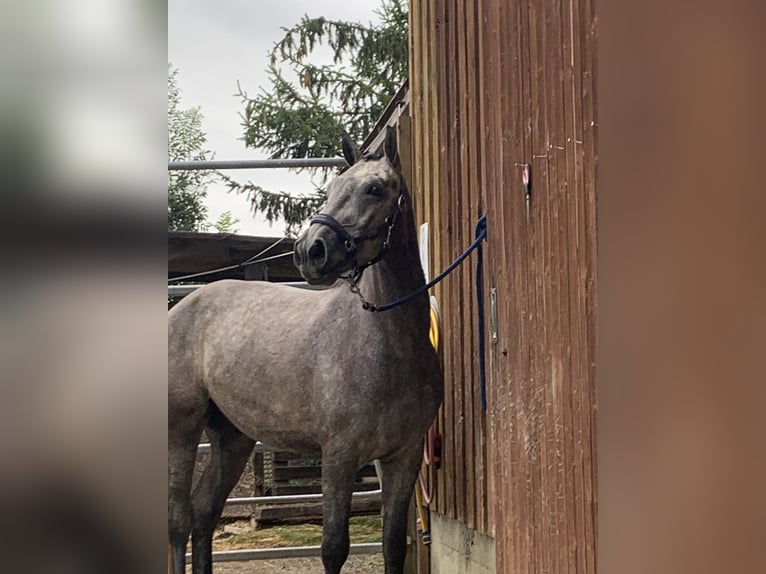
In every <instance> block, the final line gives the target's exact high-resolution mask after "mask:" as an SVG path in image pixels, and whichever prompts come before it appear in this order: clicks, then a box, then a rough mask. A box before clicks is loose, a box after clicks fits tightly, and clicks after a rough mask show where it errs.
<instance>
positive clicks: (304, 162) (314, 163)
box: [168, 157, 348, 171]
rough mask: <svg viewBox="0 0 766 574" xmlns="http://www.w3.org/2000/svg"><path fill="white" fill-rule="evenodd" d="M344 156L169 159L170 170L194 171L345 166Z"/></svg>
mask: <svg viewBox="0 0 766 574" xmlns="http://www.w3.org/2000/svg"><path fill="white" fill-rule="evenodd" d="M347 165H348V163H347V162H346V160H345V159H343V158H342V157H306V158H289V159H244V160H228V161H227V160H209V161H169V162H168V170H169V171H194V170H206V169H263V168H302V167H345V166H347Z"/></svg>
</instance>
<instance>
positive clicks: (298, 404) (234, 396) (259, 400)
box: [208, 379, 319, 454]
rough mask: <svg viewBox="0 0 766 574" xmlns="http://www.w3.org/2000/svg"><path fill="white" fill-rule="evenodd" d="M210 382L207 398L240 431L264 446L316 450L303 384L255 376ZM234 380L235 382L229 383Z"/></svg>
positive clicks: (308, 402) (300, 450)
mask: <svg viewBox="0 0 766 574" xmlns="http://www.w3.org/2000/svg"><path fill="white" fill-rule="evenodd" d="M228 383H229V384H215V383H213V384H210V385H208V391H209V393H210V398H211V400H212V401H213V402H214V403H215V404H216V406H217V407H218V409H219V410H220V411H221V412H222V413H223V415H224V416H225V417H226V418H227V419H228V420H229V421H230V422H231V423H232V424H233V425H234V426H236V427H237V428H238V429H239V430H240V431H241V432H243V433H244V434H246V435H247V436H249V437H250V438H252V439H254V440H257V441H260V442H262V443H263V444H265V445H267V446H268V447H273V448H278V449H280V450H287V451H293V452H297V453H301V454H304V453H305V454H313V453H315V452H318V451H319V444H318V441H317V438H316V436H315V434H314V433H313V432H312V431H313V429H314V428H315V427H314V424H313V421H312V416H311V409H310V401H309V396H308V395H307V394H306V389H305V387H304V388H303V389H301V388H300V386H301V385H292V384H289V383H287V382H286V381H282V382H281V384H280V383H279V382H276V381H275V382H273V383H270V384H268V383H266V384H264V383H263V382H258V381H256V380H252V381H247V382H240V384H236V383H237V381H232V380H231V379H228ZM231 383H235V384H231Z"/></svg>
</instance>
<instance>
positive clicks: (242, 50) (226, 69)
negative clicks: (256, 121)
mask: <svg viewBox="0 0 766 574" xmlns="http://www.w3.org/2000/svg"><path fill="white" fill-rule="evenodd" d="M379 3H380V0H353V1H349V0H279V1H271V0H224V1H221V2H213V1H211V0H169V1H168V60H169V61H170V62H172V64H173V65H174V66H175V67H176V68H178V69H179V70H180V71H179V76H178V86H179V88H180V89H181V97H182V106H183V107H192V106H200V107H201V108H202V113H203V115H204V117H205V119H204V123H203V129H204V130H205V132H206V133H207V137H208V142H207V148H208V149H210V150H212V151H213V152H214V153H215V159H221V160H223V159H261V158H265V157H267V155H266V153H265V152H262V151H260V150H254V149H245V145H244V142H242V141H241V140H240V139H239V138H241V137H242V133H243V130H242V126H241V119H240V117H239V115H238V114H239V112H240V111H242V109H243V106H242V105H241V104H240V101H239V99H238V98H236V97H235V96H234V94H235V93H236V91H237V81H239V82H240V84H241V85H242V88H243V89H244V90H245V91H247V92H248V93H249V94H256V93H257V92H258V90H259V88H260V87H264V88H268V86H269V85H268V82H267V76H266V67H267V65H268V58H267V52H268V51H269V49H270V48H271V47H272V46H273V45H274V43H275V42H276V41H278V40H279V39H280V38H281V37H282V35H283V33H282V32H281V28H282V27H291V26H292V25H294V24H296V23H297V22H298V21H299V20H300V18H301V17H302V16H303V15H304V14H308V15H309V16H311V17H314V16H325V17H326V18H331V19H343V20H349V21H358V22H363V23H365V24H366V23H368V22H370V21H373V20H376V16H375V14H374V10H375V9H376V8H377V7H378V5H379ZM227 173H229V174H230V175H231V176H232V177H234V178H235V179H237V180H238V181H245V180H247V179H248V178H249V179H251V180H252V181H253V182H254V183H256V184H258V185H261V186H263V187H264V188H266V189H270V190H273V191H276V190H283V191H287V192H290V193H296V194H297V193H310V192H311V191H312V189H313V188H312V186H311V183H310V181H311V180H310V178H309V176H308V175H304V174H300V175H298V174H292V173H288V172H287V171H286V170H276V169H268V170H267V169H259V170H248V171H244V172H241V171H229V172H227ZM206 205H207V206H208V210H209V213H208V219H209V220H210V221H215V220H216V219H217V218H218V216H219V215H220V214H221V213H223V212H225V211H231V212H232V214H233V215H234V216H235V217H238V218H239V219H240V223H239V224H238V225H237V227H238V228H239V233H243V234H249V235H265V236H276V235H282V231H283V229H284V227H283V225H282V224H275V225H274V226H269V224H268V223H266V222H265V220H264V218H263V217H262V216H260V215H255V216H254V215H253V214H252V213H251V212H250V207H249V204H248V202H247V200H246V198H245V196H243V195H234V194H230V193H227V192H226V187H225V186H221V185H218V186H212V187H211V188H210V189H209V190H208V197H207V200H206Z"/></svg>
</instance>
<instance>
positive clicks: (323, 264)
mask: <svg viewBox="0 0 766 574" xmlns="http://www.w3.org/2000/svg"><path fill="white" fill-rule="evenodd" d="M384 150H385V151H384V153H382V154H380V153H367V154H362V152H361V151H360V150H359V147H358V146H357V145H356V143H354V142H353V141H352V140H351V139H350V138H349V137H348V136H347V135H344V136H343V155H344V157H345V158H346V161H347V162H348V164H349V166H350V167H349V169H347V170H346V171H345V172H343V173H342V174H340V175H339V176H338V177H336V178H335V179H334V180H333V181H332V182H330V185H329V186H328V188H327V202H326V203H325V205H324V207H323V208H322V209H321V210H320V213H318V214H317V215H315V216H314V217H313V218H312V219H311V224H310V225H309V227H308V229H306V230H305V231H304V232H303V233H302V234H301V236H300V238H299V239H298V241H297V242H296V243H295V255H294V260H295V264H296V266H297V267H298V269H299V270H300V272H301V275H303V277H304V279H306V281H308V282H309V283H312V284H324V285H327V284H331V283H333V282H334V281H336V280H337V279H338V278H339V277H341V276H343V274H344V273H349V274H350V275H351V276H358V275H360V274H361V272H362V270H363V269H365V268H366V267H368V266H370V265H372V264H374V263H376V262H377V261H379V260H380V259H381V258H382V257H383V255H384V254H385V253H386V251H387V250H388V247H389V245H390V241H391V233H392V231H393V229H394V226H395V225H396V222H397V219H398V217H399V215H400V212H401V209H402V206H403V204H404V201H405V185H404V179H403V178H402V172H401V165H400V163H399V155H398V153H397V145H396V131H395V130H394V129H393V128H391V127H389V128H388V130H387V133H386V142H385V145H384Z"/></svg>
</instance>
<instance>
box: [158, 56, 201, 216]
mask: <svg viewBox="0 0 766 574" xmlns="http://www.w3.org/2000/svg"><path fill="white" fill-rule="evenodd" d="M177 75H178V70H177V69H174V68H173V67H172V66H171V65H170V64H168V161H184V160H185V161H192V160H207V159H211V157H212V154H211V153H210V152H209V151H207V150H205V149H204V145H205V143H206V141H207V136H206V135H205V132H203V131H202V113H201V112H200V110H199V108H188V109H182V108H181V92H180V90H179V88H178V84H177V82H176V76H177ZM211 179H212V174H211V173H210V172H205V171H168V230H170V231H196V230H198V229H199V228H200V226H201V225H202V223H203V222H204V221H205V216H206V215H207V209H206V208H205V204H204V202H203V200H204V198H205V195H206V191H205V187H206V186H207V184H208V183H209V182H210V181H211Z"/></svg>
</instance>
